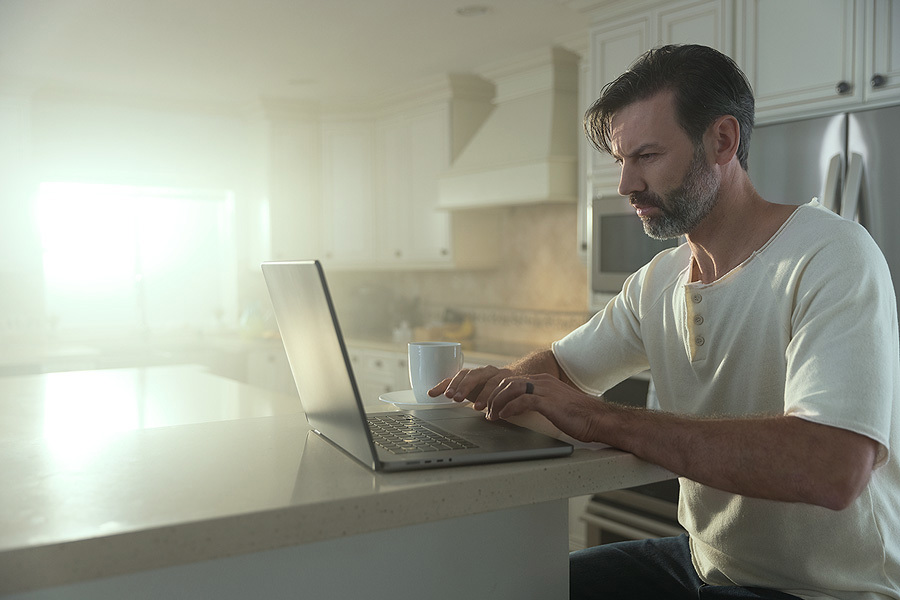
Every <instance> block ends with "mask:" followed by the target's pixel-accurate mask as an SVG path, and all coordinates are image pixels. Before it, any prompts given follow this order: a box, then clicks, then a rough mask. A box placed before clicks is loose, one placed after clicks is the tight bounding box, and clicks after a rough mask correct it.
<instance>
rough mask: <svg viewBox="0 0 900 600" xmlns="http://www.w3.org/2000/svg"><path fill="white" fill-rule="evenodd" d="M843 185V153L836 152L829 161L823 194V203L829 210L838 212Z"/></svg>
mask: <svg viewBox="0 0 900 600" xmlns="http://www.w3.org/2000/svg"><path fill="white" fill-rule="evenodd" d="M840 186H841V155H840V154H835V155H834V156H832V157H831V161H830V162H829V163H828V172H826V173H825V191H824V192H823V194H822V196H823V197H822V205H823V206H824V207H825V208H827V209H828V210H831V211H834V212H838V210H839V209H840V207H839V206H838V199H839V198H840V192H841V190H840Z"/></svg>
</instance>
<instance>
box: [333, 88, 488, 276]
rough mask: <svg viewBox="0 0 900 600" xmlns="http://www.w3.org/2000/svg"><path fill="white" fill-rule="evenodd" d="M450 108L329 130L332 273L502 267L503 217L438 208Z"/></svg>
mask: <svg viewBox="0 0 900 600" xmlns="http://www.w3.org/2000/svg"><path fill="white" fill-rule="evenodd" d="M452 120H453V119H452V118H451V106H450V102H447V101H440V102H437V101H436V102H433V103H425V104H421V105H412V106H411V107H410V106H409V105H407V107H406V108H404V109H403V110H397V111H395V112H392V113H388V114H385V115H383V116H380V117H379V118H377V119H376V118H372V119H362V120H346V121H339V120H338V121H333V122H328V123H325V124H323V127H322V198H323V206H322V239H323V245H322V253H321V255H322V257H323V262H324V263H325V266H326V267H327V268H331V267H342V268H388V269H391V268H396V269H414V268H415V269H419V268H454V267H456V268H458V267H484V266H491V265H493V264H495V263H496V260H497V256H499V250H498V248H499V241H498V240H497V238H496V232H497V229H498V226H497V223H498V219H499V213H498V212H497V211H490V210H481V211H478V212H477V214H475V213H472V212H471V211H470V212H468V213H466V212H462V213H458V214H450V213H448V212H446V211H440V210H438V209H437V201H438V175H439V174H440V173H441V172H443V171H445V170H446V169H447V167H448V166H449V164H450V149H451V145H452V143H453V140H452V139H451V138H452V132H451V124H452Z"/></svg>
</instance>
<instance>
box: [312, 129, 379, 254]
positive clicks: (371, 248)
mask: <svg viewBox="0 0 900 600" xmlns="http://www.w3.org/2000/svg"><path fill="white" fill-rule="evenodd" d="M374 156H375V127H374V124H373V123H372V122H371V121H368V120H359V121H348V122H334V123H325V124H324V125H323V127H322V219H323V231H322V238H323V239H322V245H323V249H324V252H325V254H324V261H325V262H326V263H329V264H334V263H353V262H357V263H360V262H362V263H364V262H369V261H371V260H372V256H373V255H374V252H375V225H374V224H375V195H374V192H373V188H374V187H375V186H374V181H375V174H374V169H375V164H374V162H375V161H374Z"/></svg>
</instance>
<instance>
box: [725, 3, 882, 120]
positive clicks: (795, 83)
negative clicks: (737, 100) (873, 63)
mask: <svg viewBox="0 0 900 600" xmlns="http://www.w3.org/2000/svg"><path fill="white" fill-rule="evenodd" d="M738 6H739V11H740V18H739V27H738V43H737V52H738V56H737V58H738V62H739V63H741V65H742V66H743V67H744V70H745V72H746V74H747V77H748V78H749V79H750V84H751V85H752V86H753V90H754V92H755V93H756V111H757V116H758V117H759V118H762V119H764V118H768V117H773V118H774V117H779V116H783V115H794V114H800V113H803V114H805V115H809V114H810V113H815V112H816V111H819V112H828V111H833V110H837V109H841V108H844V107H849V106H852V105H854V104H857V103H860V102H861V101H862V99H863V81H862V74H863V58H864V49H865V48H864V32H865V3H864V2H863V0H791V1H790V2H784V0H740V2H739V4H738Z"/></svg>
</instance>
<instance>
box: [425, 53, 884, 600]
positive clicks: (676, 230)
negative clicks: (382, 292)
mask: <svg viewBox="0 0 900 600" xmlns="http://www.w3.org/2000/svg"><path fill="white" fill-rule="evenodd" d="M585 123H586V129H587V130H588V132H589V136H590V137H591V139H592V141H593V142H594V143H595V145H597V146H598V148H600V149H602V150H605V151H608V152H609V153H611V154H612V156H613V157H615V158H616V160H617V161H618V163H619V164H620V165H621V169H622V171H621V179H620V183H619V193H620V194H622V195H625V196H629V197H630V200H631V203H632V205H633V206H634V208H635V211H636V213H637V216H638V217H640V218H641V219H642V221H643V223H644V227H645V230H646V232H647V233H648V234H649V235H651V236H654V237H658V238H671V237H677V236H682V235H683V236H684V237H685V239H686V242H687V243H685V244H682V245H681V246H680V247H678V248H675V249H671V250H666V251H664V252H662V253H661V254H659V255H657V256H656V257H655V258H654V259H653V260H651V262H650V263H648V264H647V265H646V266H644V267H643V268H642V269H641V270H640V271H638V272H637V273H635V274H634V275H633V276H631V277H630V278H629V279H628V281H627V282H626V283H625V285H624V287H623V289H622V291H621V292H620V293H619V294H618V295H617V296H616V297H615V298H614V299H613V300H612V301H611V302H610V303H609V304H608V305H607V307H606V308H605V309H604V310H602V311H600V312H599V313H598V314H597V315H595V316H594V317H593V318H592V319H591V320H590V321H589V322H588V323H586V324H585V325H584V326H582V327H581V328H579V329H577V330H575V331H574V332H572V333H571V334H569V335H568V336H566V337H565V338H563V339H562V340H560V341H558V342H556V343H554V344H553V346H552V348H551V349H549V350H546V351H543V352H538V353H535V354H533V355H531V356H528V357H525V358H524V359H522V360H520V361H518V362H516V363H514V364H512V365H510V366H508V367H505V368H502V369H498V368H495V367H485V368H481V369H474V370H463V371H460V372H459V373H458V374H457V375H456V376H454V377H453V378H452V379H451V380H445V381H444V382H442V383H441V384H439V385H438V386H436V387H435V388H434V389H433V390H432V392H431V393H432V395H438V394H441V393H443V394H445V395H447V396H448V397H450V398H453V399H455V400H458V401H461V400H463V399H469V400H472V401H473V402H474V407H475V408H476V409H478V410H485V411H486V416H487V418H489V419H505V418H509V417H512V416H514V415H518V414H521V413H524V412H526V411H537V412H539V413H541V414H543V415H544V416H546V417H547V418H548V419H549V420H550V421H552V422H553V423H554V424H555V425H556V426H557V427H559V429H561V430H562V431H564V432H566V433H568V434H569V435H571V436H573V437H575V438H577V439H580V440H583V441H599V442H605V443H608V444H610V445H612V446H615V447H617V448H621V449H623V450H627V451H629V452H632V453H634V454H635V455H637V456H639V457H641V458H643V459H645V460H647V461H650V462H653V463H656V464H659V465H662V466H663V467H666V468H667V469H669V470H670V471H672V472H674V473H676V474H677V475H679V477H680V478H679V482H680V486H681V494H680V500H679V521H680V522H681V524H682V525H683V527H684V528H685V529H686V531H687V532H688V535H686V536H681V537H676V538H666V539H662V540H653V541H637V542H625V543H621V544H611V545H606V546H599V547H596V548H591V549H587V550H584V551H581V552H576V553H573V555H572V556H571V557H570V565H571V594H572V598H604V599H613V598H629V599H631V598H697V597H701V598H792V597H799V598H817V599H819V598H840V599H862V598H866V599H874V598H900V592H898V590H900V564H898V561H900V501H898V499H900V467H898V462H897V460H896V459H895V458H894V457H893V456H892V454H891V451H892V449H894V450H896V449H897V448H898V446H897V436H898V435H900V416H898V412H900V411H898V410H897V406H896V405H897V402H896V401H897V395H898V393H900V391H898V390H900V358H898V357H900V348H898V346H900V342H898V329H897V305H896V299H895V298H894V292H893V286H892V284H891V280H890V274H889V272H888V268H887V264H886V262H885V260H884V257H883V256H882V254H881V252H880V251H879V249H878V247H877V246H876V245H875V243H874V242H873V241H872V239H871V237H870V236H869V235H868V234H867V232H866V231H865V230H864V229H863V228H862V227H861V226H859V225H858V224H856V223H853V222H851V221H847V220H844V219H841V218H839V217H838V216H837V215H834V214H833V213H830V212H829V211H827V210H825V209H824V208H822V207H821V206H820V205H818V203H817V202H815V201H813V202H811V203H809V204H806V205H802V206H799V207H797V206H786V205H778V204H772V203H769V202H767V201H766V200H764V199H763V198H762V197H760V196H759V194H758V193H757V192H756V190H755V189H754V188H753V185H752V184H751V182H750V179H749V177H748V175H747V172H746V168H747V144H748V141H749V138H750V131H751V129H752V126H753V96H752V92H751V90H750V87H749V85H748V83H747V81H746V79H745V77H744V76H743V74H742V73H741V72H740V70H739V69H738V68H737V66H736V65H735V64H734V63H733V62H732V61H731V60H730V59H729V58H727V57H726V56H724V55H722V54H720V53H719V52H716V51H715V50H712V49H710V48H705V47H702V46H666V47H663V48H659V49H656V50H653V51H650V52H648V53H646V54H645V55H643V56H642V57H641V58H640V59H639V60H638V61H637V62H636V63H635V64H634V65H633V66H632V68H631V69H630V70H629V71H627V72H626V73H624V74H623V75H622V76H620V77H619V78H618V79H617V80H616V81H614V82H612V83H611V84H610V85H608V86H607V87H606V88H605V89H604V91H603V93H602V95H601V97H600V99H599V100H598V101H597V102H596V103H595V104H594V106H592V107H591V109H590V110H589V111H588V113H587V115H586V117H585ZM647 368H650V369H651V372H652V374H653V378H654V383H655V385H656V388H657V394H658V398H659V403H660V406H661V409H662V410H660V411H651V410H647V409H633V408H626V407H621V406H616V405H612V404H609V403H606V402H604V401H602V400H601V399H598V396H599V395H600V394H602V392H603V391H605V390H606V389H609V388H610V387H612V386H613V385H614V384H616V383H617V382H619V381H621V380H623V379H625V378H626V377H628V376H631V375H634V374H636V373H638V372H641V371H643V370H645V369H647Z"/></svg>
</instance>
